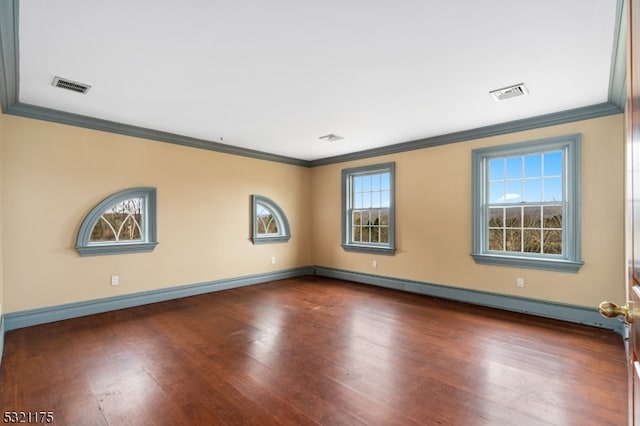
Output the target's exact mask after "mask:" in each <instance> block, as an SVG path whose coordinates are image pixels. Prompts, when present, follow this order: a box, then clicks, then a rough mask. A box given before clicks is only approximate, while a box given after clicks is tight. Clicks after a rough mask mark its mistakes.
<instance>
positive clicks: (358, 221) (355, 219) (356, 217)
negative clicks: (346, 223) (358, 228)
mask: <svg viewBox="0 0 640 426" xmlns="http://www.w3.org/2000/svg"><path fill="white" fill-rule="evenodd" d="M353 224H354V225H360V224H362V214H361V213H360V212H353Z"/></svg>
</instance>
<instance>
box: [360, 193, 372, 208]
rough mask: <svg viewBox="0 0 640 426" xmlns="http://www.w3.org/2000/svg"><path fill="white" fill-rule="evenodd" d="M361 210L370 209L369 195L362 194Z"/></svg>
mask: <svg viewBox="0 0 640 426" xmlns="http://www.w3.org/2000/svg"><path fill="white" fill-rule="evenodd" d="M362 208H363V209H369V208H371V193H370V192H365V193H363V194H362Z"/></svg>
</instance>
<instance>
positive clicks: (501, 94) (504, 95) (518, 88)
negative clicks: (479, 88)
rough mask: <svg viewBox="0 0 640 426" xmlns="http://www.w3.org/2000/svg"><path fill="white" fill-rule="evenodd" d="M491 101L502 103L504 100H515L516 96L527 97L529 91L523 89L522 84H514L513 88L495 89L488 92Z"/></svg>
mask: <svg viewBox="0 0 640 426" xmlns="http://www.w3.org/2000/svg"><path fill="white" fill-rule="evenodd" d="M489 93H490V94H491V96H493V99H495V100H496V101H504V100H505V99H509V98H515V97H516V96H524V95H528V94H529V91H528V90H527V88H526V87H525V85H524V83H520V84H516V85H514V86H509V87H503V88H502V89H496V90H492V91H490V92H489Z"/></svg>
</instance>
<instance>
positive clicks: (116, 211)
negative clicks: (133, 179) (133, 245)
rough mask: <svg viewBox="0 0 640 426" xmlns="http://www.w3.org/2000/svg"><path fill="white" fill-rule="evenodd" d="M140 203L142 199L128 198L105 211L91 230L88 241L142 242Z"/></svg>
mask: <svg viewBox="0 0 640 426" xmlns="http://www.w3.org/2000/svg"><path fill="white" fill-rule="evenodd" d="M142 203H143V199H142V198H130V199H128V200H123V201H121V202H119V203H116V204H114V205H113V206H111V207H110V208H109V209H107V210H105V212H104V213H103V214H102V216H101V217H100V219H99V220H98V221H97V222H96V224H95V226H94V227H93V229H92V230H91V236H90V237H89V241H90V242H107V241H112V242H115V241H139V240H142V239H143V235H142Z"/></svg>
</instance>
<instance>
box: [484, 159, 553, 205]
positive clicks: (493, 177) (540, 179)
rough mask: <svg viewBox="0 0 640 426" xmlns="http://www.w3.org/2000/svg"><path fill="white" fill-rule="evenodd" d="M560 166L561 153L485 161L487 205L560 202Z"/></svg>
mask: <svg viewBox="0 0 640 426" xmlns="http://www.w3.org/2000/svg"><path fill="white" fill-rule="evenodd" d="M563 163H564V158H563V153H562V151H549V152H544V153H536V154H531V155H520V156H514V157H503V158H496V159H491V160H489V170H488V173H489V204H511V203H544V202H559V201H562V200H563V191H562V188H563V176H562V171H563Z"/></svg>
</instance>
